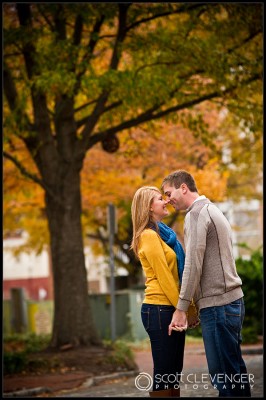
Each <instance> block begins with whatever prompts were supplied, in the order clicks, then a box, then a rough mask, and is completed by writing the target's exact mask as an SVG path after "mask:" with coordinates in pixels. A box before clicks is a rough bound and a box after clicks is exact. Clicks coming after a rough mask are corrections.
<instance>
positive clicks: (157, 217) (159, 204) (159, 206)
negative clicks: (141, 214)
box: [150, 193, 169, 222]
mask: <svg viewBox="0 0 266 400" xmlns="http://www.w3.org/2000/svg"><path fill="white" fill-rule="evenodd" d="M168 202H169V200H164V198H163V196H162V194H161V193H156V194H155V196H154V198H153V201H152V203H151V208H150V212H151V213H152V217H153V220H154V221H157V222H158V221H161V220H162V219H163V218H164V217H166V216H167V215H168V214H169V212H168V210H167V208H166V206H167V204H168Z"/></svg>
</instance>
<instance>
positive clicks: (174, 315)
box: [131, 170, 251, 397]
mask: <svg viewBox="0 0 266 400" xmlns="http://www.w3.org/2000/svg"><path fill="white" fill-rule="evenodd" d="M161 189H162V191H160V190H159V189H158V188H156V187H153V186H143V187H141V188H139V189H138V190H137V191H136V193H135V195H134V197H133V201H132V206H131V214H132V223H133V238H132V243H131V249H132V250H133V251H134V253H135V255H136V257H137V258H138V259H139V260H140V262H141V265H142V268H143V271H144V274H145V276H146V282H145V286H146V288H145V297H144V300H143V304H142V308H141V318H142V323H143V325H144V328H145V330H146V331H147V333H148V335H149V338H150V343H151V351H152V358H153V391H152V392H150V396H151V397H180V377H181V373H182V369H183V359H184V348H185V335H186V329H187V328H194V327H196V326H197V325H198V324H199V323H201V328H202V336H203V342H204V347H205V353H206V358H207V363H208V369H209V374H210V378H211V383H212V385H213V386H214V387H215V388H217V389H218V391H219V397H251V393H250V385H249V382H248V381H247V369H246V365H245V362H244V360H243V358H242V354H241V347H240V345H241V329H242V323H243V319H244V313H245V309H244V301H243V296H244V295H243V291H242V289H241V285H242V282H241V279H240V277H239V276H238V274H237V271H236V266H235V260H234V257H233V248H232V232H231V227H230V225H229V223H228V221H227V219H226V218H225V216H224V215H223V213H222V212H221V211H220V210H219V209H218V207H217V206H215V205H214V204H213V203H212V202H211V201H210V200H209V199H208V198H206V197H205V196H204V195H201V196H200V195H199V193H198V190H197V186H196V183H195V180H194V178H193V177H192V175H191V174H189V173H188V172H186V171H183V170H179V171H175V172H173V173H172V174H170V175H168V176H167V177H166V178H164V180H163V182H162V187H161ZM162 192H163V193H164V196H165V197H164V196H163V195H162ZM168 204H171V205H172V206H173V207H174V208H175V209H176V210H186V217H185V221H184V244H185V252H186V254H185V253H184V250H183V248H182V245H181V243H180V242H179V241H178V239H177V237H176V234H175V232H174V231H173V230H172V229H171V228H169V227H168V226H167V225H165V224H164V223H163V222H162V220H163V218H164V217H166V216H167V215H168V210H167V205H168ZM167 377H168V379H167ZM173 377H175V379H173ZM162 378H163V379H162Z"/></svg>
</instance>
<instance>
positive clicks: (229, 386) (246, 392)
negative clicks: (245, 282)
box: [200, 298, 251, 397]
mask: <svg viewBox="0 0 266 400" xmlns="http://www.w3.org/2000/svg"><path fill="white" fill-rule="evenodd" d="M244 315H245V307H244V301H243V298H241V299H239V300H236V301H233V302H232V303H230V304H226V305H224V306H216V307H207V308H203V309H201V310H200V321H201V328H202V336H203V341H204V346H205V352H206V357H207V363H208V368H209V374H210V379H211V382H212V385H213V386H214V387H215V388H217V389H218V390H219V397H251V393H250V384H249V376H248V374H247V369H246V365H245V362H244V360H243V358H242V354H241V348H240V344H241V341H242V338H241V329H242V323H243V320H244Z"/></svg>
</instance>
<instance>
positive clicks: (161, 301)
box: [131, 186, 199, 397]
mask: <svg viewBox="0 0 266 400" xmlns="http://www.w3.org/2000/svg"><path fill="white" fill-rule="evenodd" d="M167 204H168V201H166V200H164V199H163V197H162V194H161V192H160V190H159V189H158V188H156V187H153V186H144V187H141V188H140V189H138V190H137V191H136V193H135V195H134V198H133V201H132V206H131V214H132V223H133V239H132V243H131V249H132V250H133V251H134V253H135V255H136V257H137V258H138V259H139V260H140V262H141V265H142V268H143V271H144V273H145V275H146V283H145V286H146V289H145V297H144V300H143V304H142V308H141V318H142V323H143V325H144V328H145V330H146V331H147V333H148V335H149V338H150V342H151V350H152V358H153V391H152V392H150V396H151V397H180V388H179V379H180V374H181V372H182V369H183V358H184V347H185V330H182V329H181V328H176V331H175V332H173V334H172V335H170V336H169V334H168V326H169V325H170V323H171V320H172V315H173V313H174V311H175V309H176V305H177V302H178V296H179V287H180V283H181V278H182V270H183V267H184V251H183V248H182V246H181V244H180V243H179V242H178V240H177V238H176V235H175V233H174V231H173V230H172V229H171V228H169V227H168V226H166V225H165V224H163V223H162V222H161V220H162V219H163V218H164V217H166V216H167V215H168V210H167V208H166V206H167ZM166 242H168V244H167V243H166ZM188 314H189V316H190V319H189V327H194V326H196V325H198V323H199V320H198V317H197V310H196V308H195V306H194V305H191V306H190V308H189V311H188Z"/></svg>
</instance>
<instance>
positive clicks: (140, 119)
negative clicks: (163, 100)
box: [87, 74, 261, 150]
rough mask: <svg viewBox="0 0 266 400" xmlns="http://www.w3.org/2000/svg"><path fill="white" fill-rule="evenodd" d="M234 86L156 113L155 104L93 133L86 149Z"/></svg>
mask: <svg viewBox="0 0 266 400" xmlns="http://www.w3.org/2000/svg"><path fill="white" fill-rule="evenodd" d="M257 79H261V77H260V75H259V74H256V75H254V76H253V77H251V78H250V79H248V80H246V81H245V82H242V84H244V85H246V84H249V83H251V82H253V81H255V80H257ZM235 88H236V86H232V87H230V88H228V89H226V90H224V91H223V92H219V91H215V92H212V93H208V94H206V95H204V96H201V97H198V98H197V99H193V100H189V101H188V102H185V103H182V104H178V105H176V106H173V107H169V108H167V109H166V110H162V111H159V112H158V113H157V114H155V113H154V111H155V110H156V109H158V108H160V107H161V105H159V106H155V107H153V108H151V109H149V110H148V111H145V112H144V113H142V114H140V115H138V116H137V117H136V118H132V119H130V120H128V121H125V122H122V123H121V124H119V125H117V126H114V127H112V128H109V129H107V130H105V131H102V132H98V133H96V134H95V135H93V136H92V137H91V138H90V141H89V143H88V147H87V150H88V149H90V148H91V147H92V146H94V145H95V144H96V143H98V142H100V141H102V140H103V139H104V138H105V137H106V136H108V135H114V134H116V133H118V132H121V131H123V130H125V129H129V128H132V127H134V126H137V125H140V124H142V123H144V122H148V121H151V120H155V119H159V118H162V117H164V116H165V115H168V114H170V113H172V112H177V111H180V110H184V109H186V108H190V107H192V106H195V105H197V104H200V103H202V102H204V101H207V100H211V99H214V98H216V97H221V96H224V95H226V94H228V93H230V92H232V91H233V90H235Z"/></svg>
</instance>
